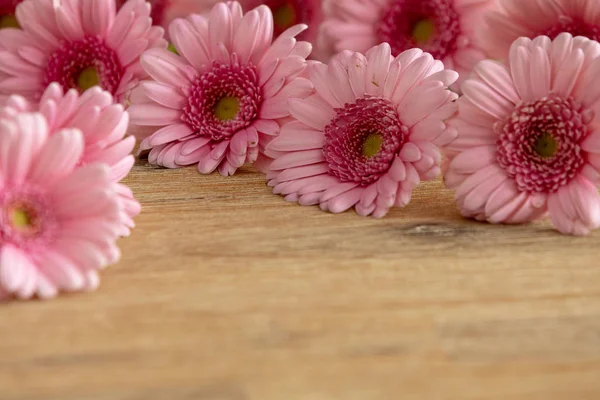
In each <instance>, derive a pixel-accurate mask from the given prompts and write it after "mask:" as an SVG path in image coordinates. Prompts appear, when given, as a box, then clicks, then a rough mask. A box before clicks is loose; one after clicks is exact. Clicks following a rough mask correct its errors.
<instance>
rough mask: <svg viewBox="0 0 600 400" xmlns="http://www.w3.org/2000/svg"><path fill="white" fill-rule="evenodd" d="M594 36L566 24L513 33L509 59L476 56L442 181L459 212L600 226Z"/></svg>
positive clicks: (569, 229) (571, 226) (581, 227)
mask: <svg viewBox="0 0 600 400" xmlns="http://www.w3.org/2000/svg"><path fill="white" fill-rule="evenodd" d="M599 73H600V44H598V42H595V41H590V40H589V39H587V38H584V37H577V38H575V39H573V37H572V36H571V35H570V34H568V33H563V34H561V35H559V36H557V38H556V39H555V40H554V41H550V39H549V38H548V37H546V36H540V37H538V38H536V39H535V40H533V41H531V40H530V39H528V38H521V39H519V40H517V41H516V42H515V43H514V44H513V46H512V47H511V50H510V56H509V63H508V65H504V64H501V63H499V62H495V61H483V62H481V63H480V64H478V65H477V67H476V68H475V72H474V74H473V76H472V78H471V79H469V80H467V81H465V82H464V83H463V85H462V90H463V93H464V95H463V96H462V97H461V98H460V99H459V100H458V110H459V111H458V114H457V116H456V117H455V118H453V119H452V120H451V121H450V123H449V124H450V125H451V126H452V127H453V128H455V129H456V130H457V131H458V137H457V138H456V140H454V141H453V142H452V143H451V144H450V145H448V146H447V147H446V149H445V150H446V152H447V155H448V156H449V160H450V162H449V163H448V165H447V171H446V173H445V181H446V185H447V186H448V187H449V188H452V189H456V199H457V203H458V208H459V209H460V211H461V213H462V214H463V215H464V216H466V217H470V218H475V219H478V220H482V221H489V222H491V223H509V224H516V223H524V222H528V221H532V220H535V219H538V218H541V217H543V216H544V215H545V214H546V213H547V212H549V213H550V217H551V219H552V222H553V224H554V226H555V227H556V229H558V230H559V231H561V232H563V233H569V234H576V235H584V234H587V233H588V232H589V231H590V230H591V229H595V228H597V227H598V226H600V196H599V195H598V190H597V188H596V187H597V186H598V184H599V183H600V128H599V127H600V112H599V111H600V108H599V107H600V87H599V86H598V85H597V79H598V78H597V77H598V74H599Z"/></svg>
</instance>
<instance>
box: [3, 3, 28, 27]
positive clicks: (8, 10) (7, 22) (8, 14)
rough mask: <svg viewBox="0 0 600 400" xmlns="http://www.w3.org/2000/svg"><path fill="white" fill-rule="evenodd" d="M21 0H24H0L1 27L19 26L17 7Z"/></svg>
mask: <svg viewBox="0 0 600 400" xmlns="http://www.w3.org/2000/svg"><path fill="white" fill-rule="evenodd" d="M21 1H23V0H0V29H3V28H18V27H19V22H18V21H17V18H16V17H15V9H16V8H17V4H19V3H20V2H21Z"/></svg>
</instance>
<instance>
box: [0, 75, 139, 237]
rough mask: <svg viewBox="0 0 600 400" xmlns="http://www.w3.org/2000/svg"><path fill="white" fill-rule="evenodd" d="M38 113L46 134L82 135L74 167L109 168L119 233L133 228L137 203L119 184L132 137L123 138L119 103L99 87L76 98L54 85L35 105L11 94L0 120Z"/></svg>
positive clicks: (124, 116) (130, 159) (125, 170)
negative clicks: (70, 130)
mask: <svg viewBox="0 0 600 400" xmlns="http://www.w3.org/2000/svg"><path fill="white" fill-rule="evenodd" d="M34 111H35V112H40V113H42V114H43V115H44V117H45V118H46V121H47V122H48V127H49V134H50V135H53V134H55V133H57V132H60V131H61V130H63V129H65V128H74V129H78V130H80V131H81V132H82V133H83V139H84V150H83V153H82V155H81V159H80V160H79V162H78V166H81V165H87V164H93V163H104V164H107V165H108V167H109V168H110V176H109V177H110V180H111V181H112V182H114V183H115V190H117V191H118V192H119V194H120V196H119V197H120V200H121V202H122V205H121V206H122V207H121V208H122V210H123V225H122V227H121V231H120V234H121V235H123V236H127V235H129V233H130V232H129V230H130V228H133V227H134V226H135V224H134V222H133V217H135V216H136V215H138V214H139V212H140V204H139V203H138V202H137V201H136V200H135V198H134V197H133V194H132V192H131V190H130V189H129V188H128V187H127V186H125V185H122V184H120V183H118V182H119V181H121V180H122V179H123V178H125V177H126V176H127V174H129V171H131V168H132V167H133V164H134V161H135V160H134V157H133V155H132V154H131V152H132V151H133V148H134V146H135V138H134V137H133V136H128V137H125V135H126V133H127V126H128V124H129V116H128V115H127V112H125V111H124V110H123V106H122V105H120V104H113V98H112V96H111V95H110V93H108V92H106V91H103V90H102V89H100V88H99V87H94V88H90V89H89V90H86V91H85V92H84V93H83V94H82V95H80V94H79V93H78V92H77V90H75V89H70V90H69V91H68V92H67V93H64V92H63V89H62V88H61V86H60V85H59V84H58V83H52V84H50V85H49V86H48V88H46V90H45V91H44V94H43V95H42V97H41V99H40V102H39V103H31V102H29V101H27V100H26V99H25V98H24V97H22V96H19V95H13V96H10V97H9V98H8V100H7V101H6V103H5V107H4V108H2V109H0V118H14V117H15V116H17V115H19V114H20V113H24V112H34Z"/></svg>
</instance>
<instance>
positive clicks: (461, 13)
mask: <svg viewBox="0 0 600 400" xmlns="http://www.w3.org/2000/svg"><path fill="white" fill-rule="evenodd" d="M492 3H493V0H328V1H327V3H326V6H325V9H326V10H327V14H328V15H327V16H326V17H325V22H324V23H323V30H322V32H323V34H324V36H325V39H324V40H325V41H328V42H332V44H333V46H334V48H335V50H337V51H342V50H346V49H349V50H353V51H360V52H364V51H366V50H367V49H369V48H371V47H373V46H375V45H377V44H379V43H381V42H387V43H389V44H390V46H391V48H392V55H394V56H396V55H398V54H400V53H401V52H403V51H405V50H409V49H411V48H415V47H418V48H421V49H423V51H426V52H428V53H430V54H431V55H432V56H433V57H434V58H436V59H439V60H442V61H443V62H444V65H445V66H446V67H447V68H451V69H454V70H456V71H458V72H459V73H460V75H461V77H462V76H463V75H464V76H466V74H467V73H468V72H469V71H470V70H471V69H472V68H473V66H474V65H475V64H476V63H477V61H480V60H483V59H484V58H485V55H484V53H483V52H482V51H481V50H480V48H479V44H478V40H477V37H476V34H475V33H476V30H477V27H478V26H479V24H480V23H481V19H482V16H483V13H484V12H485V11H486V10H487V9H488V8H489V7H490V6H491V4H492Z"/></svg>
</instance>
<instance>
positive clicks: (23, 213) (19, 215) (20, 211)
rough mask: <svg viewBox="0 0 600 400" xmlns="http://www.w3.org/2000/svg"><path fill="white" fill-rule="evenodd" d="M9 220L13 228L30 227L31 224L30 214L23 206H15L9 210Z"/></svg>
mask: <svg viewBox="0 0 600 400" xmlns="http://www.w3.org/2000/svg"><path fill="white" fill-rule="evenodd" d="M10 220H11V222H12V225H13V226H14V227H15V228H30V227H31V226H32V225H33V218H32V216H31V214H30V213H29V212H28V211H27V210H26V209H24V208H15V209H14V210H12V211H11V212H10Z"/></svg>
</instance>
